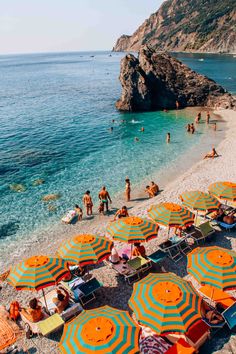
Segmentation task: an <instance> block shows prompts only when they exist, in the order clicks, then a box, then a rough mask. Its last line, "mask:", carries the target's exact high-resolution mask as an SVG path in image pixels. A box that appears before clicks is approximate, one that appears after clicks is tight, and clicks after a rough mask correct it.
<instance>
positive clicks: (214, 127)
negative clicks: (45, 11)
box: [213, 123, 216, 131]
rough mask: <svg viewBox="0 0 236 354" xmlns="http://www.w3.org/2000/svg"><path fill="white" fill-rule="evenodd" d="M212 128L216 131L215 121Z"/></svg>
mask: <svg viewBox="0 0 236 354" xmlns="http://www.w3.org/2000/svg"><path fill="white" fill-rule="evenodd" d="M213 130H214V131H216V123H214V124H213Z"/></svg>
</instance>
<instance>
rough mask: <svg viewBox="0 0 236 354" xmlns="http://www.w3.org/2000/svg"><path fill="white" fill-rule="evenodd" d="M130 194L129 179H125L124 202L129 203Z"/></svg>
mask: <svg viewBox="0 0 236 354" xmlns="http://www.w3.org/2000/svg"><path fill="white" fill-rule="evenodd" d="M130 193H131V184H130V179H129V178H126V180H125V197H126V201H127V202H129V201H130Z"/></svg>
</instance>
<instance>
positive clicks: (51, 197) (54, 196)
mask: <svg viewBox="0 0 236 354" xmlns="http://www.w3.org/2000/svg"><path fill="white" fill-rule="evenodd" d="M60 197H61V195H60V194H47V195H45V196H44V197H42V201H43V202H50V201H51V200H57V199H59V198H60Z"/></svg>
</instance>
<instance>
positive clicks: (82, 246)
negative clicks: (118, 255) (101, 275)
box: [57, 234, 113, 267]
mask: <svg viewBox="0 0 236 354" xmlns="http://www.w3.org/2000/svg"><path fill="white" fill-rule="evenodd" d="M112 247H113V243H112V242H111V241H110V240H108V239H107V238H105V237H100V236H95V235H88V234H81V235H77V236H75V237H73V238H72V239H71V240H68V241H65V242H63V244H62V245H61V247H60V248H59V250H58V251H57V255H58V256H59V257H61V258H63V259H65V260H67V261H68V262H69V263H70V264H79V265H80V266H81V267H83V266H85V265H89V264H96V263H98V262H102V261H103V260H104V259H106V258H107V257H109V255H110V254H111V250H112Z"/></svg>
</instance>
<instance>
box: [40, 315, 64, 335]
mask: <svg viewBox="0 0 236 354" xmlns="http://www.w3.org/2000/svg"><path fill="white" fill-rule="evenodd" d="M64 323H65V322H64V320H63V319H62V318H61V316H60V315H59V314H57V313H55V314H54V315H52V316H50V317H48V318H46V319H45V320H43V321H40V322H38V328H39V330H40V333H41V334H42V335H43V336H47V335H49V334H50V333H52V332H56V331H57V330H59V329H60V328H61V327H62V326H63V325H64Z"/></svg>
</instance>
